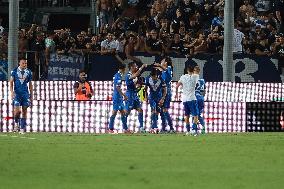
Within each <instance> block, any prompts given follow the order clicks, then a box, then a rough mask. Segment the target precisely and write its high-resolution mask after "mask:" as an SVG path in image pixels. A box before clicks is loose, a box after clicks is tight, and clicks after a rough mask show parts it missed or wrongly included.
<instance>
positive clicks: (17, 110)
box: [12, 95, 21, 132]
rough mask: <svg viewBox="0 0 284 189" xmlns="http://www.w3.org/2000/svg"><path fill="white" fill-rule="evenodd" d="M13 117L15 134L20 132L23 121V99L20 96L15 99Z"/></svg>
mask: <svg viewBox="0 0 284 189" xmlns="http://www.w3.org/2000/svg"><path fill="white" fill-rule="evenodd" d="M12 105H13V117H14V129H13V131H14V132H18V131H19V130H20V121H21V98H20V97H19V96H18V95H15V97H14V99H13V103H12Z"/></svg>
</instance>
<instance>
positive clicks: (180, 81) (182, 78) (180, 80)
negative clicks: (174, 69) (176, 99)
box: [178, 75, 184, 84]
mask: <svg viewBox="0 0 284 189" xmlns="http://www.w3.org/2000/svg"><path fill="white" fill-rule="evenodd" d="M178 82H179V83H181V84H183V83H184V75H182V76H181V77H180V79H179V81H178Z"/></svg>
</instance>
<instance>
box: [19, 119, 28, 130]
mask: <svg viewBox="0 0 284 189" xmlns="http://www.w3.org/2000/svg"><path fill="white" fill-rule="evenodd" d="M20 124H21V129H25V128H26V126H27V119H26V118H21V123H20Z"/></svg>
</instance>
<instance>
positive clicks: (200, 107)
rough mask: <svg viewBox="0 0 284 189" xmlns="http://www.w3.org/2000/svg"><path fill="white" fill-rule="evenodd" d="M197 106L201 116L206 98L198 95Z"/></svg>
mask: <svg viewBox="0 0 284 189" xmlns="http://www.w3.org/2000/svg"><path fill="white" fill-rule="evenodd" d="M196 99H197V106H198V114H199V115H200V114H201V113H202V112H203V110H204V97H203V96H200V95H196Z"/></svg>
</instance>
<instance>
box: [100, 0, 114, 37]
mask: <svg viewBox="0 0 284 189" xmlns="http://www.w3.org/2000/svg"><path fill="white" fill-rule="evenodd" d="M96 7H97V11H96V12H97V13H99V18H100V31H101V32H102V30H103V28H104V27H105V26H106V25H107V26H111V25H112V22H113V12H112V11H113V10H112V3H111V0H98V1H97V6H96Z"/></svg>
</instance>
